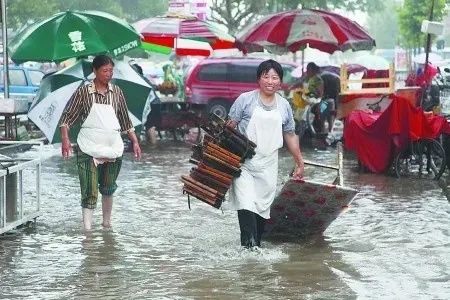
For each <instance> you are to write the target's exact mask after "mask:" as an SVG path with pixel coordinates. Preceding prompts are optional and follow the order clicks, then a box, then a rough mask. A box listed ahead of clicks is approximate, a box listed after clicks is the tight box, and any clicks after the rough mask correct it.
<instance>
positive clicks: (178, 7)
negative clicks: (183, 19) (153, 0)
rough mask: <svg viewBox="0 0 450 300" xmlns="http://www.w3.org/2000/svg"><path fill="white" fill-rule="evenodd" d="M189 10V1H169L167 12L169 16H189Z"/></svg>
mask: <svg viewBox="0 0 450 300" xmlns="http://www.w3.org/2000/svg"><path fill="white" fill-rule="evenodd" d="M190 8H191V7H190V4H189V1H186V0H181V1H179V0H178V1H177V0H172V1H169V9H168V12H169V13H170V14H175V15H189V14H190V13H191V11H190Z"/></svg>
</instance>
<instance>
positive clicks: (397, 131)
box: [344, 95, 450, 173]
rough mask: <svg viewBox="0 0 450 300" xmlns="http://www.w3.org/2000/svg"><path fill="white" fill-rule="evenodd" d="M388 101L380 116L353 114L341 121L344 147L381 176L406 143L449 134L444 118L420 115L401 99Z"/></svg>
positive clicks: (420, 112)
mask: <svg viewBox="0 0 450 300" xmlns="http://www.w3.org/2000/svg"><path fill="white" fill-rule="evenodd" d="M390 98H391V99H392V100H393V101H392V103H391V105H389V107H388V108H387V109H386V110H385V111H384V112H382V113H367V112H364V111H353V112H351V113H350V114H349V115H348V117H347V118H346V121H345V126H344V139H345V147H346V148H347V149H350V150H354V151H355V152H356V153H357V155H358V159H359V160H360V162H361V163H362V164H363V165H364V166H366V167H367V168H368V169H369V170H371V171H372V172H375V173H382V172H385V171H386V170H387V169H388V168H389V166H390V164H391V159H393V158H394V157H395V155H397V154H398V152H399V151H400V149H401V148H402V147H403V146H405V145H406V144H407V143H408V141H411V140H417V139H419V138H436V137H437V136H439V134H441V133H448V134H450V126H449V125H448V123H447V120H446V119H445V118H444V117H442V116H436V115H432V114H428V113H424V112H423V111H422V109H421V108H419V107H414V106H412V105H411V104H410V102H409V101H408V100H407V99H405V98H402V97H398V96H395V95H392V96H391V97H390Z"/></svg>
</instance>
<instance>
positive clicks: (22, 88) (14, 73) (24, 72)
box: [0, 66, 44, 107]
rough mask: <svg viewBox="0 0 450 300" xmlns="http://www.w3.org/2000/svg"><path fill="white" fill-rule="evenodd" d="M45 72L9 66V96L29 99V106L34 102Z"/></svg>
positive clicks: (0, 73)
mask: <svg viewBox="0 0 450 300" xmlns="http://www.w3.org/2000/svg"><path fill="white" fill-rule="evenodd" d="M3 74H4V72H3V66H1V68H0V96H3V95H4V91H5V86H4V79H3ZM42 77H44V72H42V71H41V70H39V69H31V68H26V67H21V66H9V97H10V98H13V99H21V100H25V99H26V100H27V101H28V107H29V106H30V105H31V103H32V102H33V98H34V96H35V95H36V92H37V90H38V89H39V85H40V83H41V80H42Z"/></svg>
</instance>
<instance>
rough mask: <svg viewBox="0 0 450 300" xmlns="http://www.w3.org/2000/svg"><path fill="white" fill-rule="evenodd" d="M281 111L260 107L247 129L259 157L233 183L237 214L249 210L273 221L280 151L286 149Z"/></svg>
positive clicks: (231, 202)
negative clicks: (238, 211)
mask: <svg viewBox="0 0 450 300" xmlns="http://www.w3.org/2000/svg"><path fill="white" fill-rule="evenodd" d="M276 106H277V108H276V109H273V110H264V109H263V108H262V107H260V106H257V107H256V108H255V110H254V111H253V114H252V117H251V118H250V122H249V124H248V127H247V131H246V134H247V137H248V138H249V139H250V140H251V141H253V142H255V143H256V149H255V152H256V154H255V155H254V156H253V158H252V159H247V160H246V161H245V162H244V164H243V165H242V167H241V170H242V171H241V175H240V176H239V177H238V178H236V179H234V180H233V183H232V185H231V189H230V194H229V200H230V204H231V207H232V208H233V209H235V210H240V209H245V210H249V211H252V212H254V213H257V214H258V215H260V216H261V217H263V218H265V219H269V218H270V205H271V204H272V202H273V200H274V199H275V193H276V185H277V177H278V149H280V148H281V147H282V146H283V129H282V120H281V114H280V112H279V111H278V107H279V105H278V101H277V104H276Z"/></svg>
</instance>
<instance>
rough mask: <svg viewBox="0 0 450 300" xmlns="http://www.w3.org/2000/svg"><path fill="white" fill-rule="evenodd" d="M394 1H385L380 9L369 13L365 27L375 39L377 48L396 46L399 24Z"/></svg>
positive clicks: (392, 47)
mask: <svg viewBox="0 0 450 300" xmlns="http://www.w3.org/2000/svg"><path fill="white" fill-rule="evenodd" d="M397 8H398V6H397V5H396V4H395V3H392V2H387V1H386V3H385V5H384V7H383V8H382V9H381V10H378V11H375V12H374V13H371V14H369V17H368V19H367V29H368V31H369V33H370V35H371V36H372V37H373V38H374V39H375V41H376V43H377V48H382V49H394V48H395V47H396V46H397V42H398V35H399V31H400V29H399V24H398V16H397V13H396V9H397Z"/></svg>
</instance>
